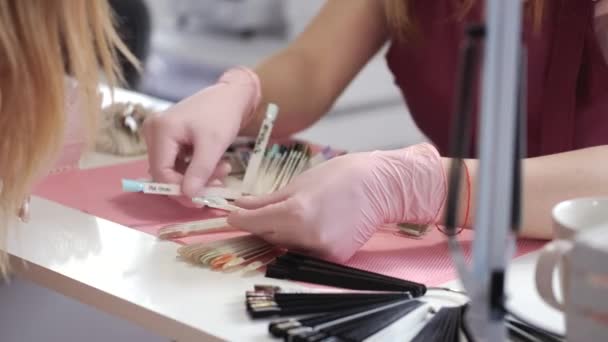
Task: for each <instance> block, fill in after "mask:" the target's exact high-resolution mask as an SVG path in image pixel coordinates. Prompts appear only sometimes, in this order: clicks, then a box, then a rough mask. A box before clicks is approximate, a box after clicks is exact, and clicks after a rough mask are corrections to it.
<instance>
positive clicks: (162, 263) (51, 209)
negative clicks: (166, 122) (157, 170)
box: [7, 92, 563, 341]
mask: <svg viewBox="0 0 608 342" xmlns="http://www.w3.org/2000/svg"><path fill="white" fill-rule="evenodd" d="M124 96H127V97H128V96H129V94H128V93H122V92H121V93H119V94H117V99H119V100H120V99H125V97H124ZM129 98H130V97H129ZM156 104H157V105H160V106H162V105H166V104H163V103H156ZM123 161H125V159H122V158H116V157H110V156H103V155H99V154H93V155H91V156H88V158H86V159H85V162H86V164H87V166H100V165H108V164H112V163H117V162H123ZM177 248H178V245H177V244H175V243H172V242H163V241H158V240H157V239H156V238H155V237H154V236H151V235H149V234H146V233H141V232H139V231H136V230H134V229H130V228H127V227H124V226H121V225H119V224H116V223H112V222H109V221H107V220H103V219H100V218H96V217H93V216H91V215H88V214H85V213H82V212H79V211H77V210H73V209H70V208H67V207H64V206H61V205H59V204H56V203H53V202H50V201H47V200H44V199H40V198H34V199H33V201H32V220H31V222H30V223H29V224H27V225H22V226H21V227H19V228H18V229H15V230H13V231H12V234H11V235H10V236H9V240H8V245H7V250H8V252H9V254H10V255H11V258H12V263H13V266H14V267H15V269H16V270H17V272H18V274H19V275H21V276H22V277H24V278H27V279H29V280H32V281H34V282H36V283H38V284H40V285H42V286H44V287H47V288H50V289H53V290H55V291H57V292H60V293H62V294H64V295H66V296H68V297H72V298H75V299H76V300H79V301H81V302H84V303H86V304H89V305H92V306H94V307H96V308H98V309H100V310H103V311H106V312H108V313H110V314H113V315H116V316H119V317H122V318H124V319H126V320H129V321H132V322H134V323H137V324H139V325H141V326H143V327H145V328H147V329H150V330H151V331H154V332H156V333H158V334H160V335H162V336H166V337H168V338H171V339H175V340H179V341H202V340H231V341H232V340H234V341H266V340H269V337H268V335H267V334H266V323H265V322H252V321H251V320H250V319H249V318H248V317H247V315H246V312H245V309H244V292H245V291H246V290H248V289H251V288H252V287H253V285H254V284H260V283H262V284H276V285H284V286H286V287H290V288H293V287H295V285H294V284H293V283H290V282H283V281H279V280H273V279H267V278H264V277H263V275H262V274H257V275H255V276H249V277H243V276H242V275H241V274H238V273H234V274H223V273H217V272H212V271H209V270H206V269H201V268H197V267H194V266H190V265H188V264H186V263H184V262H181V261H179V260H177V259H176V255H177V253H176V250H177ZM535 258H536V253H532V254H529V255H527V256H523V257H520V258H518V259H517V260H515V261H514V262H513V265H512V267H511V269H510V272H509V277H508V290H509V296H510V298H511V302H510V304H511V306H513V307H515V308H518V309H520V312H521V313H522V314H525V316H526V317H529V318H531V319H534V321H535V322H537V323H539V324H542V325H543V326H548V327H558V329H563V322H562V321H561V317H560V316H559V315H558V314H557V313H556V312H555V311H553V310H551V309H549V308H548V307H547V306H546V305H544V304H543V303H541V301H540V299H539V298H538V295H537V294H536V290H535V289H534V287H533V278H532V275H533V267H534V263H535ZM452 285H453V284H452ZM559 327H561V328H559Z"/></svg>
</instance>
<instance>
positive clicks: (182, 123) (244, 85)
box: [144, 68, 260, 197]
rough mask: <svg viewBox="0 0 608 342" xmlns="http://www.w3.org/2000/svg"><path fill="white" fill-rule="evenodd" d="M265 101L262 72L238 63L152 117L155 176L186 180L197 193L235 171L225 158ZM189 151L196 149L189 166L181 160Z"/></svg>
mask: <svg viewBox="0 0 608 342" xmlns="http://www.w3.org/2000/svg"><path fill="white" fill-rule="evenodd" d="M259 102H260V82H259V80H258V77H257V76H256V74H255V73H253V72H252V71H251V70H249V69H246V68H234V69H230V70H228V71H227V72H226V73H224V74H223V75H222V77H221V78H220V79H219V81H218V82H217V83H216V84H215V85H213V86H210V87H208V88H205V89H203V90H202V91H200V92H198V93H196V94H194V95H192V96H190V97H189V98H187V99H185V100H183V101H181V102H179V103H177V104H176V105H174V106H173V107H171V108H169V109H168V110H167V111H165V112H164V113H162V114H160V115H157V116H155V117H152V118H149V119H147V120H146V122H145V124H144V136H145V139H146V144H147V146H148V159H149V163H150V174H151V176H152V177H153V178H154V180H155V181H157V182H164V183H174V184H181V185H182V190H183V192H184V194H185V195H186V196H187V197H195V196H197V195H198V194H199V193H200V192H201V191H202V190H203V189H204V187H205V185H206V184H207V183H209V182H210V181H212V180H213V179H217V178H222V177H223V176H225V175H226V174H227V173H228V172H229V171H230V168H229V165H227V164H226V163H220V159H221V157H222V155H223V153H224V152H225V151H226V149H227V148H228V146H229V145H230V143H231V142H232V141H233V140H234V138H235V137H236V136H237V134H238V132H239V129H240V127H241V125H243V124H244V123H245V122H246V121H247V120H249V118H250V117H251V116H252V115H253V113H254V111H255V108H256V107H257V105H258V103H259ZM184 151H189V153H191V160H190V162H189V164H188V165H187V166H186V168H185V171H183V170H179V167H177V166H176V164H179V160H178V159H179V158H180V156H181V155H182V154H183V153H184ZM182 172H183V173H182Z"/></svg>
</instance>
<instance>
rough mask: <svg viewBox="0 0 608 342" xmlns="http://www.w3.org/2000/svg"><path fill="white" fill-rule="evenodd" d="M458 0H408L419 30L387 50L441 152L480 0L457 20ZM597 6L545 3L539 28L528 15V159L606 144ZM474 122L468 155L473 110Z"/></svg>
mask: <svg viewBox="0 0 608 342" xmlns="http://www.w3.org/2000/svg"><path fill="white" fill-rule="evenodd" d="M456 3H458V2H457V1H451V0H440V1H412V6H413V8H412V13H413V16H414V17H415V19H416V25H417V27H418V34H417V36H415V37H414V38H412V39H410V40H409V41H407V42H405V43H401V42H396V41H394V42H393V44H392V46H391V48H390V50H389V52H388V54H387V62H388V65H389V68H390V69H391V71H392V73H393V75H394V77H395V82H396V84H397V85H398V86H399V88H401V90H402V93H403V96H404V97H405V99H406V102H407V105H408V107H409V108H410V110H411V112H412V116H413V117H414V120H415V121H416V123H417V125H418V126H419V127H420V129H421V130H422V131H423V132H424V133H425V134H426V135H427V136H428V137H429V138H430V139H431V140H432V141H433V143H434V144H435V145H436V146H437V147H438V149H439V150H440V152H441V154H442V155H447V152H448V147H449V140H450V128H451V119H450V118H451V117H452V115H453V114H452V113H453V111H454V94H455V85H456V79H457V73H458V66H459V55H458V52H459V46H460V43H461V41H462V38H463V31H464V28H465V25H466V23H468V22H480V19H481V17H482V14H483V8H482V5H481V3H483V2H482V1H477V2H476V5H474V6H473V9H472V10H471V12H470V13H469V14H468V15H467V17H466V18H465V20H463V21H459V20H457V19H455V16H456V13H457V10H458V8H457V5H456ZM594 4H595V2H593V1H592V0H562V1H545V13H544V17H543V22H542V27H541V29H540V30H538V31H535V30H534V28H533V22H532V18H530V17H529V16H527V17H526V22H525V32H524V40H525V42H526V45H527V49H528V122H527V124H528V132H527V133H528V134H527V137H528V156H530V157H533V156H539V155H546V154H552V153H558V152H564V151H570V150H574V149H580V148H585V147H590V146H596V145H603V144H608V68H607V66H606V62H605V59H604V56H603V54H602V50H601V48H600V45H599V44H598V39H597V37H598V35H596V33H595V29H594ZM603 38H604V39H605V40H606V39H608V36H603ZM474 122H475V124H474V128H473V137H472V145H471V146H472V148H471V151H470V153H469V156H471V157H472V156H475V155H476V151H477V146H476V143H477V134H478V128H477V109H476V110H475V119H474Z"/></svg>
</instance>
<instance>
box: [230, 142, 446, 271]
mask: <svg viewBox="0 0 608 342" xmlns="http://www.w3.org/2000/svg"><path fill="white" fill-rule="evenodd" d="M446 193H447V184H446V177H445V171H444V166H443V163H442V159H441V158H440V156H439V153H438V152H437V150H436V149H435V148H434V147H433V146H431V145H429V144H419V145H415V146H412V147H408V148H405V149H401V150H395V151H386V152H381V151H376V152H367V153H356V154H349V155H345V156H342V157H337V158H334V159H332V160H329V161H327V162H325V163H323V164H321V165H319V166H317V167H314V168H312V169H310V170H308V171H306V172H304V173H303V174H301V175H300V176H298V177H297V178H295V179H294V180H293V182H292V183H290V184H288V185H287V186H285V187H284V188H282V189H281V190H279V191H277V192H275V193H272V194H269V195H265V196H260V197H244V198H242V199H240V200H238V201H237V203H236V205H237V206H239V207H241V208H244V209H241V210H238V211H236V212H233V213H231V214H230V216H228V223H229V224H230V225H232V226H234V227H238V228H241V229H244V230H246V231H249V232H252V233H254V234H256V235H259V236H261V237H262V238H264V239H266V240H267V241H269V242H271V243H274V244H277V245H279V246H283V247H287V248H291V249H296V250H300V251H304V252H309V253H314V254H317V255H320V256H321V257H325V258H328V259H332V260H336V261H345V260H347V259H349V258H350V257H351V256H352V255H353V254H354V253H355V252H356V251H357V250H358V249H359V248H360V247H361V246H362V245H363V244H365V242H367V240H369V238H370V237H371V236H372V235H373V234H374V232H375V231H376V230H377V228H378V227H380V226H382V225H383V224H388V223H413V224H429V223H433V222H436V220H437V219H438V216H439V215H440V212H441V209H442V206H443V204H444V202H445V197H446Z"/></svg>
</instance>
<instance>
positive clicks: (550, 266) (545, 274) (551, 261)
mask: <svg viewBox="0 0 608 342" xmlns="http://www.w3.org/2000/svg"><path fill="white" fill-rule="evenodd" d="M570 248H571V243H570V242H567V241H564V240H555V241H552V242H550V243H549V244H547V245H546V246H545V247H544V248H543V249H542V250H541V252H540V256H539V258H538V262H537V263H536V272H535V279H536V289H537V290H538V293H539V294H540V296H541V297H542V298H543V300H544V301H545V302H546V303H547V304H549V305H550V306H552V307H554V308H555V309H557V310H559V311H564V304H563V303H562V302H560V301H559V300H558V299H557V298H556V296H555V292H554V291H553V273H554V272H555V269H556V268H557V265H558V263H559V262H560V261H561V260H562V257H563V256H564V254H565V253H566V252H568V250H570ZM562 292H565V290H564V289H562Z"/></svg>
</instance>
